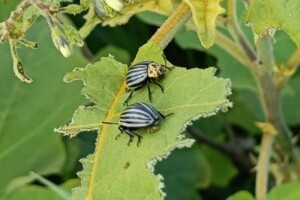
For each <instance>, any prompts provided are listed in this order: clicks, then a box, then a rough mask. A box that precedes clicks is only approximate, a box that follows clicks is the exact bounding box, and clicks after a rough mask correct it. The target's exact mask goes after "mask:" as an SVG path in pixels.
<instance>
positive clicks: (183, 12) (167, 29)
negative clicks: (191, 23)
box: [149, 2, 192, 49]
mask: <svg viewBox="0 0 300 200" xmlns="http://www.w3.org/2000/svg"><path fill="white" fill-rule="evenodd" d="M191 16H192V11H191V9H190V7H189V6H188V5H187V4H186V3H184V2H182V3H181V4H180V5H179V6H178V8H177V9H176V10H175V12H174V13H173V14H172V15H171V16H170V17H169V18H168V19H167V20H166V21H165V22H164V23H163V24H162V25H161V27H160V28H159V29H158V30H157V31H156V33H155V34H154V35H153V36H152V37H151V38H150V40H149V42H152V43H155V44H157V45H159V47H160V48H161V49H165V48H166V46H167V45H168V44H169V43H170V41H171V40H172V39H173V38H174V37H175V34H176V32H177V31H178V30H179V29H180V28H181V27H182V25H184V24H185V23H186V22H187V21H188V20H189V19H190V18H191Z"/></svg>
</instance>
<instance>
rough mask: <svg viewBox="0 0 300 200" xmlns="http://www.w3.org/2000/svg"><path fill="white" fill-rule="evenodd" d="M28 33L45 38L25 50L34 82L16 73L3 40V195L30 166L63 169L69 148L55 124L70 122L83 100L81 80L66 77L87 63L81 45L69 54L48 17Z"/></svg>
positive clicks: (0, 155)
mask: <svg viewBox="0 0 300 200" xmlns="http://www.w3.org/2000/svg"><path fill="white" fill-rule="evenodd" d="M0 13H1V11H0ZM27 35H28V38H29V39H34V41H37V42H38V43H39V49H38V50H28V49H26V51H23V50H24V49H20V57H21V58H22V60H23V61H24V65H25V68H26V70H27V71H28V73H29V74H31V75H32V77H34V79H35V81H34V82H33V83H32V84H30V85H27V84H23V83H21V82H20V81H19V80H18V79H17V78H16V77H15V76H14V74H13V72H12V67H11V65H12V61H11V56H10V53H9V47H8V44H7V43H5V44H3V45H0V52H1V54H0V60H1V67H0V74H1V78H0V96H1V97H3V98H0V135H1V139H0V163H1V165H0V171H1V178H0V196H1V195H2V194H3V192H4V191H5V190H6V189H7V188H6V187H7V186H8V185H9V184H10V182H11V181H12V180H13V179H14V178H17V177H20V176H26V175H28V172H29V171H35V172H37V173H39V174H48V173H55V172H58V171H59V170H60V169H61V167H62V165H63V162H64V160H65V150H64V146H63V143H62V141H61V138H60V136H59V135H57V134H54V133H53V128H54V127H57V126H58V125H59V124H60V123H61V122H67V121H68V119H69V116H70V115H71V112H72V110H74V109H75V107H76V106H77V105H78V104H80V103H81V102H82V100H83V99H82V97H81V96H80V95H79V94H78V92H77V91H79V84H74V85H67V84H65V83H63V81H62V79H63V75H64V74H65V73H66V72H67V71H70V70H72V69H73V68H74V66H76V65H83V64H85V63H86V62H85V60H84V58H83V57H82V56H81V55H80V54H79V52H78V50H75V49H74V55H73V56H71V57H70V58H69V59H64V58H63V57H62V56H61V55H60V54H59V52H58V51H57V50H56V49H55V48H54V46H53V44H52V42H51V37H50V33H49V29H48V26H47V25H46V23H45V22H44V21H37V22H36V23H35V25H34V26H33V27H32V28H31V29H30V31H29V32H28V34H27ZM13 163H14V164H13ZM16 163H17V164H16ZM20 166H21V167H20Z"/></svg>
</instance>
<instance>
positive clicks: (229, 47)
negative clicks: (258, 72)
mask: <svg viewBox="0 0 300 200" xmlns="http://www.w3.org/2000/svg"><path fill="white" fill-rule="evenodd" d="M216 44H217V45H218V46H220V47H221V48H222V49H223V50H225V51H226V52H227V53H228V54H230V55H232V56H233V57H234V58H235V59H237V60H238V61H239V62H240V63H241V64H242V65H244V66H251V65H252V62H251V60H250V59H249V58H248V56H247V55H246V54H245V52H244V51H242V50H241V49H240V48H239V46H238V45H237V44H236V43H234V42H233V41H232V40H231V39H229V38H228V37H227V36H225V35H224V34H223V33H221V32H220V31H216Z"/></svg>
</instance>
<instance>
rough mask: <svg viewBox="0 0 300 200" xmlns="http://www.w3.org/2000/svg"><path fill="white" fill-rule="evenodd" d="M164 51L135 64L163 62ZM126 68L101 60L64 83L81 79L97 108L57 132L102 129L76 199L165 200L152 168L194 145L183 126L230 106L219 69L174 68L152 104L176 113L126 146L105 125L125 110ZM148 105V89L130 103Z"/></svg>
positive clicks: (145, 54) (145, 50) (144, 51)
mask: <svg viewBox="0 0 300 200" xmlns="http://www.w3.org/2000/svg"><path fill="white" fill-rule="evenodd" d="M161 55H162V52H161V51H160V50H159V48H158V47H157V46H154V45H152V44H149V45H146V46H143V47H142V48H141V49H140V51H139V54H138V55H137V57H136V60H135V61H134V63H136V62H138V61H142V60H153V61H156V62H158V63H164V61H163V58H162V56H161ZM126 71H127V66H126V65H123V64H121V63H119V62H117V61H116V60H115V59H114V58H113V57H105V58H102V59H101V60H100V61H99V62H97V63H95V64H93V65H89V66H87V67H86V68H79V69H76V70H74V71H73V72H71V73H69V74H67V76H66V77H65V79H66V81H73V80H78V79H79V80H82V81H83V82H84V88H83V90H82V93H83V94H84V95H85V96H86V97H87V98H88V99H90V100H91V101H93V102H94V103H95V106H93V107H83V106H82V107H80V108H78V110H77V111H76V112H75V114H74V116H73V120H72V122H71V123H70V124H67V125H65V126H64V127H61V128H60V129H59V131H60V132H63V133H64V134H66V135H72V136H73V135H75V134H77V133H78V132H81V131H82V130H94V129H99V137H98V139H97V144H96V150H95V153H94V154H93V155H90V156H88V157H87V158H86V159H83V161H82V162H83V165H84V170H83V171H82V172H80V175H79V176H80V177H81V179H82V184H81V187H80V188H76V189H74V190H73V199H75V200H76V199H80V200H82V199H103V200H105V199H109V200H114V199H149V200H156V199H162V198H163V195H164V194H163V193H162V192H161V191H160V188H159V187H161V186H162V185H161V186H159V182H160V180H159V178H158V177H155V176H154V175H153V169H154V164H155V163H156V161H157V160H158V159H162V158H163V157H165V156H166V155H167V154H169V153H170V151H171V150H173V149H174V148H176V147H185V146H190V145H191V144H192V140H190V139H183V137H182V136H181V137H179V136H180V133H181V132H182V131H183V130H184V129H185V126H186V125H187V124H189V123H190V121H191V120H193V119H198V118H199V117H207V116H211V115H214V114H216V113H217V111H219V110H222V111H225V110H226V109H227V107H229V106H231V103H230V102H229V101H228V100H227V99H226V97H227V96H228V95H229V94H230V82H229V80H227V79H221V78H217V77H215V76H214V73H215V68H208V69H204V70H201V69H196V68H195V69H191V70H187V69H186V68H180V67H176V68H175V69H174V70H172V71H170V72H168V74H167V76H166V78H165V79H164V80H163V81H161V84H162V85H163V86H164V88H165V92H164V93H161V91H160V89H159V88H158V87H157V86H155V85H154V84H152V85H151V89H152V92H153V93H152V95H153V102H152V105H153V106H154V107H155V108H157V110H159V111H160V112H162V113H163V114H168V113H174V115H173V116H171V117H169V118H167V119H166V120H161V121H160V124H159V130H158V131H156V132H155V133H147V130H146V129H140V130H138V131H136V132H137V133H139V134H140V135H142V136H143V140H142V143H141V145H140V146H139V147H137V146H136V139H135V140H134V142H133V143H132V144H131V146H127V142H128V139H129V138H128V136H126V135H124V136H122V137H121V138H119V139H118V140H117V141H116V140H115V137H116V135H117V134H118V133H119V130H118V127H117V126H116V125H107V124H104V125H101V122H102V121H107V122H118V120H119V115H120V113H121V112H122V111H123V110H124V108H125V107H124V106H123V102H124V100H125V99H126V98H127V96H128V93H126V92H125V88H126V84H125V82H124V81H125V75H126ZM135 102H146V103H149V101H148V92H147V88H146V87H144V88H142V89H140V90H138V91H136V92H134V93H133V97H132V98H131V99H130V104H131V103H135Z"/></svg>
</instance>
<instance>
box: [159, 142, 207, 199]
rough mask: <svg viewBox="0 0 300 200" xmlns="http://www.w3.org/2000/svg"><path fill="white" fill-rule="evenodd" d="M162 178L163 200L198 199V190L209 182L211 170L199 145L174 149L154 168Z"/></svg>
mask: <svg viewBox="0 0 300 200" xmlns="http://www.w3.org/2000/svg"><path fill="white" fill-rule="evenodd" d="M155 172H156V173H158V174H161V175H162V176H163V177H164V184H165V188H164V189H163V190H164V191H165V192H166V193H167V196H166V198H165V200H182V199H195V200H196V199H200V196H199V192H198V190H199V188H206V187H207V186H208V185H209V184H210V181H211V169H210V165H209V164H208V162H207V160H206V158H205V156H204V155H203V153H202V152H201V149H200V148H199V145H193V146H192V147H191V148H185V149H176V150H174V151H172V153H171V155H169V157H168V158H167V159H165V160H163V161H162V162H159V163H158V164H157V166H156V167H155Z"/></svg>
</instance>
